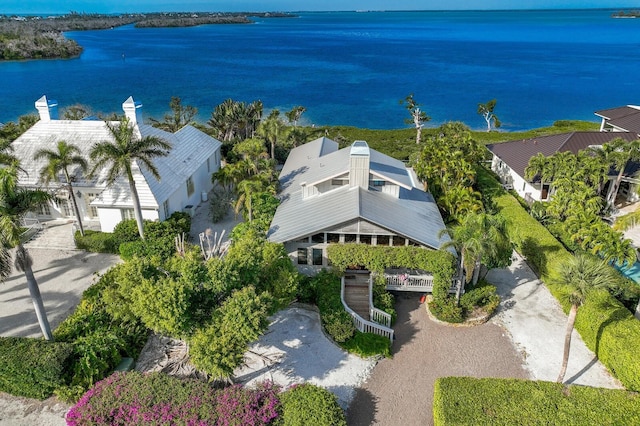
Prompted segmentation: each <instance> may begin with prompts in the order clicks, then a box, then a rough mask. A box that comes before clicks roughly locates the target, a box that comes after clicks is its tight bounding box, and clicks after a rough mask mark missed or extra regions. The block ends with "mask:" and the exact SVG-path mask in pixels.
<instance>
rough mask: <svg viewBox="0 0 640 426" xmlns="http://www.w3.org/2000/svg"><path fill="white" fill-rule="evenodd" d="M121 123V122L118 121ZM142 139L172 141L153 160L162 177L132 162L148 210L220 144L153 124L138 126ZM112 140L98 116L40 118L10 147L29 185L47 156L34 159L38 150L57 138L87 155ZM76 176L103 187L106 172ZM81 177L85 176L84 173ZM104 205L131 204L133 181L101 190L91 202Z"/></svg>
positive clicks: (50, 145)
mask: <svg viewBox="0 0 640 426" xmlns="http://www.w3.org/2000/svg"><path fill="white" fill-rule="evenodd" d="M114 123H117V122H114ZM137 129H138V131H139V132H140V135H141V137H146V136H155V137H159V138H162V139H163V140H165V141H167V142H169V143H170V144H171V145H172V149H171V152H170V153H169V155H168V156H166V157H160V158H157V159H155V160H154V164H155V166H156V168H157V169H158V172H159V174H160V176H161V180H160V181H158V180H156V179H155V178H154V177H153V176H152V174H151V173H150V172H149V171H148V170H146V169H145V168H142V169H141V168H140V167H138V165H137V164H133V170H134V179H135V182H136V187H137V189H138V192H139V195H140V203H141V205H142V206H143V207H144V208H158V206H159V205H161V204H162V203H163V202H164V201H165V200H167V199H168V198H169V196H171V194H172V193H173V192H175V190H176V189H177V188H178V187H179V186H181V185H184V184H185V182H186V180H187V178H188V177H189V176H191V175H192V174H193V173H194V172H195V171H196V170H197V168H198V167H200V166H201V165H202V163H203V162H204V161H206V159H207V158H209V157H211V156H212V155H213V154H214V153H215V152H216V151H217V150H218V149H219V148H220V146H221V145H222V144H221V143H220V142H219V141H217V140H216V139H214V138H212V137H211V136H209V135H207V134H205V133H203V132H201V131H199V130H197V129H196V128H194V127H192V126H185V127H183V128H182V129H180V130H179V131H177V132H176V133H169V132H165V131H163V130H160V129H156V128H154V127H152V126H148V125H144V124H140V125H137ZM105 140H112V136H111V133H110V132H109V129H108V128H107V126H106V124H105V122H104V121H94V120H51V121H38V122H37V123H36V124H34V125H33V126H32V127H31V128H30V129H29V130H27V131H26V132H25V133H24V134H23V135H21V136H20V137H19V138H18V139H16V140H15V141H14V142H13V143H12V146H13V148H14V155H16V156H17V157H18V158H20V159H21V163H22V168H23V169H24V170H25V172H26V173H22V174H21V176H20V183H21V184H22V185H26V186H36V185H38V182H39V178H40V170H41V169H42V167H43V166H44V165H45V164H46V159H41V160H38V161H35V160H33V156H34V154H35V153H36V152H37V151H38V150H40V149H53V150H54V149H56V145H57V143H58V142H59V141H66V142H67V143H69V144H73V145H76V146H77V147H78V148H79V149H80V151H81V155H83V156H84V157H85V158H87V159H88V157H89V152H90V150H91V148H92V147H93V145H94V144H95V143H98V142H101V141H105ZM71 173H72V174H75V175H76V176H77V177H78V180H77V181H76V183H75V184H74V186H76V187H98V188H104V187H105V186H106V185H105V184H104V183H103V181H104V178H105V176H106V172H105V170H103V171H101V172H100V173H99V174H98V176H97V177H96V178H94V179H91V180H89V179H87V178H86V177H84V176H82V174H81V173H80V170H78V169H76V170H72V171H71ZM81 176H82V177H81ZM92 204H93V205H103V206H130V205H131V198H130V194H129V185H128V182H127V181H126V179H125V178H121V179H119V180H118V181H117V182H115V183H114V185H113V186H112V187H111V188H109V189H108V190H106V191H103V192H102V193H101V194H100V195H99V196H98V197H97V198H96V199H95V200H94V202H93V203H92Z"/></svg>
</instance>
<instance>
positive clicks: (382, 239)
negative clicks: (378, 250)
mask: <svg viewBox="0 0 640 426" xmlns="http://www.w3.org/2000/svg"><path fill="white" fill-rule="evenodd" d="M377 240H378V242H377V243H376V244H377V245H379V246H388V245H389V236H388V235H378V238H377Z"/></svg>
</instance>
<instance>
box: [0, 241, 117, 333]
mask: <svg viewBox="0 0 640 426" xmlns="http://www.w3.org/2000/svg"><path fill="white" fill-rule="evenodd" d="M28 250H29V253H30V254H31V257H32V258H33V272H34V275H35V277H36V280H37V281H38V284H39V286H40V293H41V295H42V300H43V301H44V307H45V310H46V311H47V317H48V318H49V323H50V324H51V328H52V329H55V328H56V327H57V325H58V324H60V322H62V321H63V320H64V319H65V318H66V317H67V316H69V314H70V313H71V312H73V310H74V309H75V307H76V305H77V304H78V302H79V301H80V297H81V296H82V292H83V291H84V290H86V289H87V288H88V287H89V286H90V285H91V284H92V283H93V281H94V279H95V273H96V272H101V273H102V272H105V271H106V270H107V269H109V267H111V266H112V265H114V264H115V263H117V262H118V261H119V260H120V258H119V257H118V256H116V255H110V254H101V253H87V252H84V251H78V250H64V249H54V250H50V249H39V248H30V249H28ZM0 336H19V337H41V336H42V332H41V331H40V327H39V326H38V320H37V318H36V313H35V310H34V308H33V304H32V303H31V297H30V296H29V290H28V289H27V280H26V278H25V277H24V273H21V272H19V271H16V270H14V271H13V273H12V274H11V276H10V277H9V278H7V279H6V280H5V282H3V283H0Z"/></svg>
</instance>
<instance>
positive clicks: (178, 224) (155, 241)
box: [75, 212, 191, 260]
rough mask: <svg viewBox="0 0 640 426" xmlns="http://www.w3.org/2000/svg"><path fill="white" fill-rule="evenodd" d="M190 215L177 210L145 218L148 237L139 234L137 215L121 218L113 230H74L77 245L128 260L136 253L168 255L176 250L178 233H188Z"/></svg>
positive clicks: (145, 229) (140, 255) (148, 255)
mask: <svg viewBox="0 0 640 426" xmlns="http://www.w3.org/2000/svg"><path fill="white" fill-rule="evenodd" d="M190 230H191V217H190V216H189V214H188V213H184V212H174V213H173V214H172V215H171V216H170V217H169V218H168V219H167V220H165V221H162V222H159V221H151V220H145V221H144V232H145V237H146V239H145V240H144V241H143V240H141V239H140V235H139V234H138V228H137V225H136V221H135V219H127V220H123V221H121V222H119V223H118V224H117V225H116V226H115V228H114V229H113V232H98V231H86V232H85V236H84V237H83V236H81V235H80V233H79V232H76V234H75V242H76V247H78V248H79V249H83V250H87V251H91V252H97V253H119V254H120V256H121V257H122V258H123V259H125V260H127V259H131V258H133V257H134V256H138V257H151V256H159V257H161V258H162V259H168V258H170V257H171V256H173V254H174V253H175V251H176V249H175V242H174V239H175V237H176V236H178V235H182V234H185V235H189V231H190Z"/></svg>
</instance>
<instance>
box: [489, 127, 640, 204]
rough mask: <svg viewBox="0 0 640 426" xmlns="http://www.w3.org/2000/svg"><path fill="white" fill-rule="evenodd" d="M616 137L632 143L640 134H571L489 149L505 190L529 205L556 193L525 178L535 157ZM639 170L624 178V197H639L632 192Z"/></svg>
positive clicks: (536, 180)
mask: <svg viewBox="0 0 640 426" xmlns="http://www.w3.org/2000/svg"><path fill="white" fill-rule="evenodd" d="M615 138H622V139H625V140H627V141H632V140H635V139H637V138H638V135H637V134H635V133H629V132H624V133H621V132H616V133H611V132H571V133H562V134H558V135H551V136H541V137H537V138H532V139H522V140H516V141H510V142H504V143H497V144H491V145H487V149H489V151H491V153H492V154H493V158H492V160H491V169H492V170H493V171H494V172H496V173H497V174H498V176H499V177H500V180H501V182H502V184H503V186H504V187H505V188H509V189H514V190H515V191H516V192H517V193H518V195H520V196H521V197H522V198H524V199H525V200H527V201H529V202H532V201H547V200H549V197H550V195H551V192H552V189H551V188H550V187H549V185H548V184H547V183H541V182H540V180H539V179H538V178H535V179H534V180H533V181H529V180H527V179H525V178H524V174H525V173H524V171H525V169H526V167H527V166H528V164H529V159H530V158H531V157H533V156H535V155H536V154H538V153H542V154H544V155H545V156H551V155H553V154H555V153H558V152H566V151H570V152H572V153H574V154H577V153H578V151H581V150H584V149H587V148H588V147H590V146H601V145H603V144H605V143H607V142H610V141H612V140H613V139H615ZM637 168H638V167H637V165H633V164H632V165H631V166H630V167H628V168H627V170H626V172H625V178H623V184H624V185H621V188H620V194H621V195H625V196H627V197H628V198H629V199H630V200H631V199H633V197H637V195H636V193H635V191H632V190H630V182H635V179H633V178H631V176H632V175H633V173H634V172H635V170H636V169H637ZM616 174H617V173H616ZM613 177H614V176H611V178H613Z"/></svg>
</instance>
